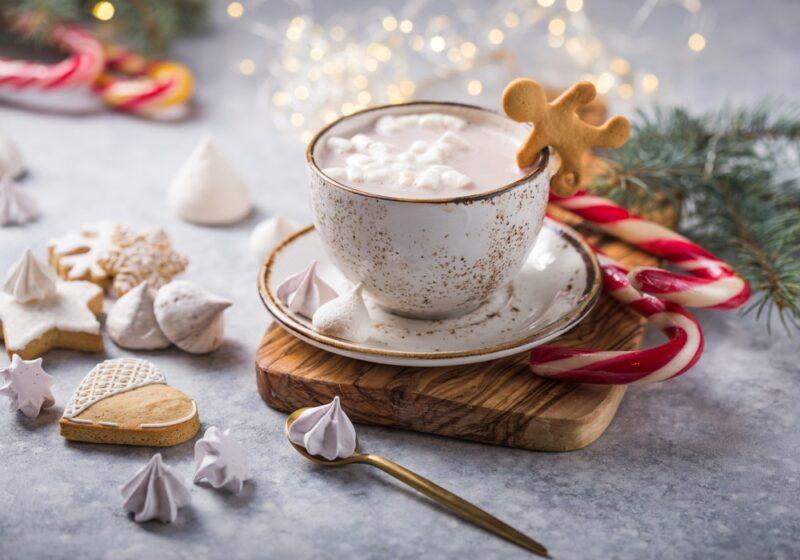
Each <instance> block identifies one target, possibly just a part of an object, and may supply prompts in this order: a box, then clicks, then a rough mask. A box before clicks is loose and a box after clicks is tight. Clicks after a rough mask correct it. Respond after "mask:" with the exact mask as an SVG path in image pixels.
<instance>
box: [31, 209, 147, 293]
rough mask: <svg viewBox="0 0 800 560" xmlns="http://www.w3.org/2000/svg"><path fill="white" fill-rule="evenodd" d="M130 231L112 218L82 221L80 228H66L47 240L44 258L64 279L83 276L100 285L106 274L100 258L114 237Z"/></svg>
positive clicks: (108, 280)
mask: <svg viewBox="0 0 800 560" xmlns="http://www.w3.org/2000/svg"><path fill="white" fill-rule="evenodd" d="M123 235H131V233H130V232H128V230H127V229H126V228H124V227H123V226H121V225H119V224H115V223H113V222H108V221H104V222H98V223H94V224H84V225H82V226H81V228H80V231H70V232H67V233H66V234H64V235H62V236H61V237H55V238H53V239H51V240H50V241H48V242H47V258H48V260H49V261H50V264H51V265H53V268H55V269H56V272H58V275H59V276H60V277H61V278H63V279H64V280H85V281H87V282H93V283H94V284H97V285H98V286H101V287H103V288H105V287H107V286H108V283H109V282H110V276H109V273H108V271H107V270H106V269H105V268H103V267H102V266H101V265H100V261H101V259H102V258H103V257H104V256H105V255H106V254H107V253H108V252H109V251H111V250H112V249H114V247H115V241H114V240H115V239H116V238H118V237H120V236H123Z"/></svg>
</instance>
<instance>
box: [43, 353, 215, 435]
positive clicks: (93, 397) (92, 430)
mask: <svg viewBox="0 0 800 560" xmlns="http://www.w3.org/2000/svg"><path fill="white" fill-rule="evenodd" d="M59 424H60V428H61V435H62V436H63V437H65V438H66V439H69V440H73V441H84V442H90V443H115V444H122V445H142V446H154V447H166V446H170V445H177V444H179V443H183V442H184V441H186V440H188V439H191V438H192V437H194V435H195V434H196V433H197V431H198V430H199V429H200V416H199V415H198V413H197V405H196V404H195V401H194V399H192V398H191V397H189V396H188V395H186V394H184V393H183V392H181V391H179V390H178V389H175V388H174V387H170V386H169V385H167V380H166V378H165V377H164V375H163V374H162V373H161V372H160V371H158V369H157V368H156V367H155V365H153V364H152V363H151V362H148V361H147V360H139V359H134V358H121V359H117V360H106V361H105V362H102V363H100V364H97V365H96V366H95V367H94V368H93V369H92V371H90V372H89V375H87V376H86V377H85V378H84V380H83V381H82V382H81V384H80V385H79V386H78V388H77V390H76V391H75V394H74V395H73V396H72V398H71V399H70V401H69V403H68V404H67V406H66V408H65V409H64V415H63V416H62V418H61V420H60V422H59Z"/></svg>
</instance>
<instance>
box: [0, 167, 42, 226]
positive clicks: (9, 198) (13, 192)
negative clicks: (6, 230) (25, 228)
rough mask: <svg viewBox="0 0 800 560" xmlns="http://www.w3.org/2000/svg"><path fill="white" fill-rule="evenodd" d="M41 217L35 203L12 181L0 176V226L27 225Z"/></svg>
mask: <svg viewBox="0 0 800 560" xmlns="http://www.w3.org/2000/svg"><path fill="white" fill-rule="evenodd" d="M40 215H41V212H40V211H39V205H38V204H36V201H35V200H34V199H33V198H31V197H30V196H28V195H27V194H25V192H23V190H22V189H21V188H19V187H18V186H17V185H16V183H14V181H12V180H11V179H9V178H8V177H2V176H0V226H8V225H22V224H27V223H28V222H31V221H33V220H35V219H36V218H38V217H39V216H40Z"/></svg>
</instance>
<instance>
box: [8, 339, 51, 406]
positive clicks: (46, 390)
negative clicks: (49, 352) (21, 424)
mask: <svg viewBox="0 0 800 560" xmlns="http://www.w3.org/2000/svg"><path fill="white" fill-rule="evenodd" d="M0 381H5V385H3V386H2V387H0V395H5V396H7V397H8V400H9V409H10V410H11V411H17V410H18V411H20V412H21V413H22V414H24V415H25V416H27V417H28V418H35V417H37V416H39V413H40V412H41V410H42V409H43V408H49V407H51V406H53V405H54V404H55V402H56V400H55V399H54V398H53V393H52V391H51V390H50V387H51V386H52V385H53V377H52V376H51V375H49V374H48V373H47V372H46V371H45V370H44V369H43V368H42V359H41V358H36V359H35V360H23V359H22V358H20V357H19V356H18V355H16V354H14V355H13V356H12V358H11V364H10V365H9V366H8V367H7V368H4V369H0Z"/></svg>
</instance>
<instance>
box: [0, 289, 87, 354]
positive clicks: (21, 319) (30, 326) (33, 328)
mask: <svg viewBox="0 0 800 560" xmlns="http://www.w3.org/2000/svg"><path fill="white" fill-rule="evenodd" d="M102 308H103V290H102V288H100V287H99V286H97V285H95V284H92V283H91V282H63V281H61V280H59V281H57V282H56V292H55V293H54V294H52V295H51V296H49V297H47V298H45V299H43V300H38V301H29V302H25V303H23V302H20V301H17V300H16V299H14V297H13V296H12V295H10V294H7V293H5V292H0V333H2V338H3V340H4V341H5V346H6V352H7V353H8V355H9V356H11V355H13V354H19V356H20V357H21V358H23V359H27V360H29V359H33V358H37V357H39V356H41V355H42V354H44V353H45V352H47V351H48V350H51V349H53V348H65V349H69V350H81V351H84V352H102V351H103V337H102V335H101V334H100V323H99V322H98V321H97V315H99V314H100V312H101V311H102Z"/></svg>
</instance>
